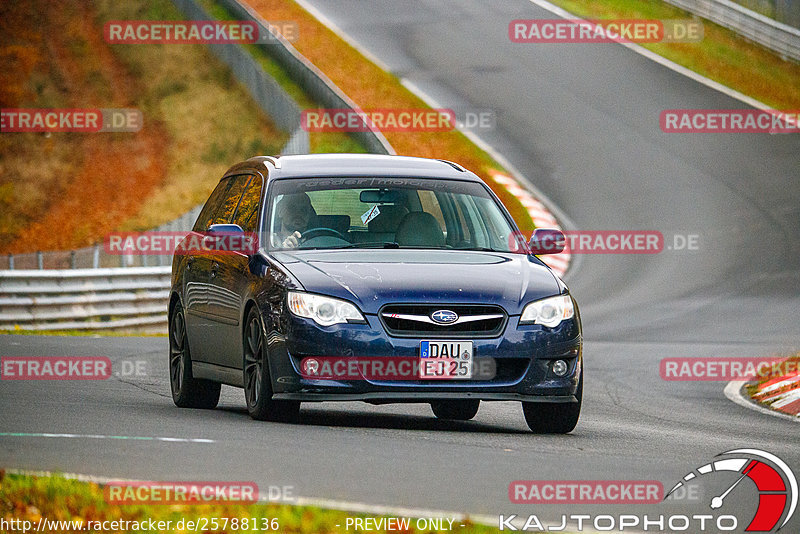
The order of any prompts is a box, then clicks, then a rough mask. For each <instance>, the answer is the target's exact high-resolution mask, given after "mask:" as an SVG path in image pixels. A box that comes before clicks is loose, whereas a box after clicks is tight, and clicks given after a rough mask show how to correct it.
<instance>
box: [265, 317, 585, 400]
mask: <svg viewBox="0 0 800 534" xmlns="http://www.w3.org/2000/svg"><path fill="white" fill-rule="evenodd" d="M365 318H366V320H367V324H344V325H342V324H340V325H334V326H331V327H321V326H319V325H317V324H316V323H314V322H313V321H312V320H309V319H303V318H298V317H295V316H294V315H291V314H289V313H288V312H286V313H284V314H282V315H281V317H280V321H277V322H278V323H279V324H274V326H273V329H272V331H270V332H268V333H267V340H268V344H267V347H268V349H267V350H268V357H269V364H270V374H271V378H272V386H273V391H274V393H275V395H274V398H275V399H281V400H301V401H345V400H358V401H366V402H371V403H389V402H428V401H430V400H442V399H480V400H488V401H491V400H496V401H522V402H559V403H564V402H567V403H568V402H577V399H576V398H575V393H576V391H577V386H578V381H579V379H580V375H581V373H582V339H581V329H580V319H579V316H578V315H577V314H576V316H575V317H574V318H573V319H571V320H568V321H564V322H563V323H561V324H560V325H559V326H557V327H556V328H547V327H544V326H541V325H519V316H510V317H509V318H508V321H507V323H506V326H505V328H504V331H503V332H502V333H501V334H500V335H499V336H497V337H493V338H474V339H470V338H463V339H464V340H468V341H472V342H473V359H474V361H475V365H476V366H479V365H480V364H481V363H480V362H481V361H482V360H484V359H491V360H493V362H491V363H492V366H493V367H494V368H495V369H496V372H494V373H493V374H492V375H491V376H478V377H475V378H473V379H470V380H393V381H389V380H376V379H366V378H362V379H359V380H320V379H311V378H304V377H303V375H302V374H301V372H300V362H301V361H302V360H303V359H304V358H309V357H315V358H319V357H340V358H358V357H368V358H398V357H402V358H419V349H420V341H421V340H422V339H437V338H436V336H428V337H425V338H408V337H395V336H390V335H388V334H387V333H386V331H385V329H384V327H383V325H382V324H381V322H380V321H379V319H378V317H377V316H374V315H366V316H365ZM265 324H270V323H269V322H265ZM558 359H562V360H565V361H566V362H567V363H568V372H567V374H566V375H565V376H563V377H557V376H555V375H554V374H553V372H552V370H551V363H552V362H553V361H555V360H558Z"/></svg>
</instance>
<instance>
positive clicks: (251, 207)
mask: <svg viewBox="0 0 800 534" xmlns="http://www.w3.org/2000/svg"><path fill="white" fill-rule="evenodd" d="M261 185H262V179H261V176H252V177H251V178H250V182H248V184H247V189H245V191H244V194H243V195H242V198H241V200H239V207H237V208H236V213H235V214H234V216H233V221H232V222H233V224H238V225H239V226H241V227H242V230H244V231H245V232H255V231H256V224H257V223H258V206H259V202H260V201H261Z"/></svg>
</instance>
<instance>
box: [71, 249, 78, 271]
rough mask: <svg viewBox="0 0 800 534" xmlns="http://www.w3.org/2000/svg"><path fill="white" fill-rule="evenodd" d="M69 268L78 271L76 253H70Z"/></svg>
mask: <svg viewBox="0 0 800 534" xmlns="http://www.w3.org/2000/svg"><path fill="white" fill-rule="evenodd" d="M69 268H70V269H77V268H78V267H77V265H76V260H75V251H74V250H70V251H69Z"/></svg>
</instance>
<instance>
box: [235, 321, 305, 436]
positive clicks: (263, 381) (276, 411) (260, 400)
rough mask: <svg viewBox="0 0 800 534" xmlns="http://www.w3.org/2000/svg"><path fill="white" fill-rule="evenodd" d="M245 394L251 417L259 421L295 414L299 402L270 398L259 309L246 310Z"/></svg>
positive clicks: (280, 418) (265, 352) (269, 383)
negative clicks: (248, 311)
mask: <svg viewBox="0 0 800 534" xmlns="http://www.w3.org/2000/svg"><path fill="white" fill-rule="evenodd" d="M243 341H244V358H243V359H244V362H243V372H244V396H245V400H246V401H247V412H248V413H249V414H250V417H252V418H253V419H257V420H259V421H267V420H269V419H272V420H276V421H286V420H291V419H294V418H295V417H297V415H298V413H299V412H300V403H299V402H297V401H276V400H272V383H271V381H270V377H269V366H268V365H267V357H266V354H267V351H266V347H265V346H264V329H263V328H262V326H261V318H260V317H259V314H258V310H257V309H256V308H255V307H253V308H251V309H250V313H248V314H247V321H246V322H245V330H244V340H243Z"/></svg>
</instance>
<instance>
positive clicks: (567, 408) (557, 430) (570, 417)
mask: <svg viewBox="0 0 800 534" xmlns="http://www.w3.org/2000/svg"><path fill="white" fill-rule="evenodd" d="M575 397H576V398H577V399H578V402H570V403H546V402H541V403H540V402H523V403H522V413H524V414H525V422H526V423H528V428H530V429H531V430H532V431H533V432H536V433H538V434H567V433H568V432H572V431H573V430H574V429H575V426H576V425H577V424H578V418H579V417H580V415H581V404H582V402H583V400H582V399H583V371H581V378H580V381H579V382H578V389H577V391H576V392H575Z"/></svg>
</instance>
